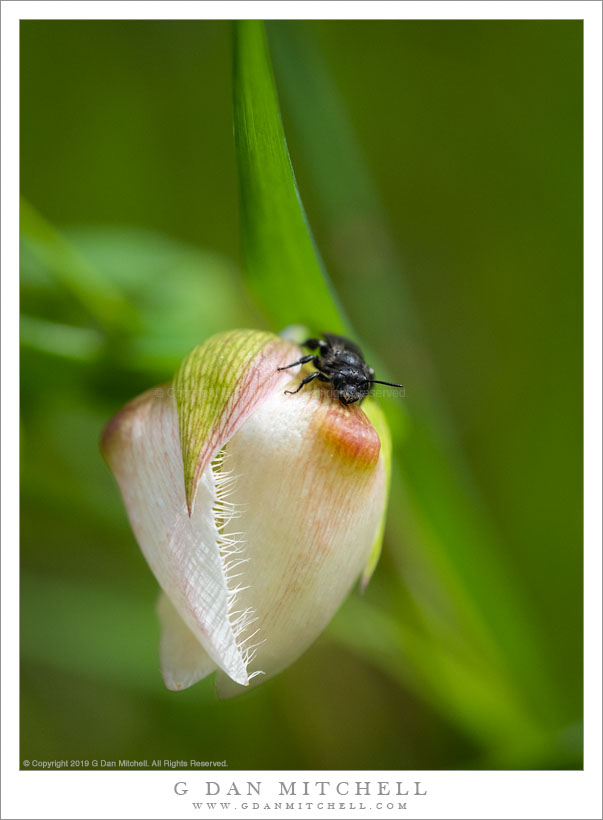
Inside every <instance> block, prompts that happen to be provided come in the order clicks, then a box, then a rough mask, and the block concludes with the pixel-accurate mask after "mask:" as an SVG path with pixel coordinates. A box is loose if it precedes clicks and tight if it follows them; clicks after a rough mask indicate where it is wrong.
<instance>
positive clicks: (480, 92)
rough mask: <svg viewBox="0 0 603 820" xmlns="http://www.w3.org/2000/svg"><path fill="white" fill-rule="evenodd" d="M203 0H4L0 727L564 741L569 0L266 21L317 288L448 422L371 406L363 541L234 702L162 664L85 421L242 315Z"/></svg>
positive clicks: (75, 737)
mask: <svg viewBox="0 0 603 820" xmlns="http://www.w3.org/2000/svg"><path fill="white" fill-rule="evenodd" d="M231 28H232V26H231V24H230V23H228V22H203V21H200V22H194V21H186V22H171V21H149V22H146V21H144V22H143V21H128V22H117V21H115V22H113V21H111V22H109V21H107V22H104V21H85V22H82V21H24V22H22V23H21V186H22V193H23V195H24V197H25V198H26V199H27V201H28V203H29V205H26V206H25V207H24V210H23V212H22V236H23V240H22V252H21V309H22V323H21V339H22V352H21V377H22V394H21V411H22V431H21V434H22V441H21V527H22V530H21V535H22V546H21V557H22V582H21V634H22V669H21V686H22V697H21V725H22V743H21V758H22V759H25V758H29V759H32V760H33V759H45V758H46V759H47V758H51V759H54V758H68V759H72V758H76V759H82V758H89V759H92V758H97V759H98V758H107V759H119V758H139V759H142V758H148V759H151V758H161V759H164V758H180V759H182V758H184V759H187V758H196V759H198V760H223V759H226V760H227V761H228V763H229V765H230V767H231V768H245V769H249V768H258V769H261V768H281V767H282V768H311V769H321V768H334V769H347V768H359V769H380V768H385V769H403V768H435V769H438V768H452V769H454V768H497V767H501V768H580V767H581V765H582V740H581V718H582V180H581V175H582V25H581V23H579V22H576V21H526V22H515V21H509V22H506V21H494V22H488V21H485V22H484V21H479V22H478V21H388V22H385V21H383V22H366V21H354V22H343V21H339V22H337V21H332V22H287V23H271V24H269V26H268V32H269V38H270V44H271V50H272V54H273V58H274V68H275V75H276V80H277V85H278V87H279V94H280V97H281V104H282V108H283V117H284V124H285V130H286V134H287V140H288V144H289V148H290V151H291V155H292V160H293V165H294V168H295V172H296V176H297V181H298V185H299V188H300V191H301V195H302V198H303V201H304V204H305V206H306V211H307V213H308V217H309V221H310V224H311V225H312V228H313V230H314V234H315V237H316V240H317V244H318V247H319V248H320V251H321V253H322V255H323V257H324V259H325V261H326V265H327V268H328V270H329V273H330V275H331V277H332V280H333V282H334V284H335V287H336V290H337V292H338V293H339V296H340V298H341V301H342V303H343V305H344V307H345V309H346V311H347V313H348V315H349V316H350V318H351V320H352V322H353V324H354V326H355V328H356V329H357V331H358V333H359V336H360V338H361V339H363V340H364V341H366V343H367V345H368V346H369V347H370V349H371V350H373V351H376V352H377V353H378V355H379V356H380V358H381V361H382V362H383V363H384V365H385V366H386V367H387V370H388V373H389V374H390V376H394V377H396V378H397V379H399V380H401V381H403V382H404V384H405V385H406V392H407V396H406V398H405V399H404V402H405V407H408V408H410V410H409V412H410V415H411V417H412V413H413V412H414V413H415V414H417V415H418V416H420V417H421V418H427V417H429V419H428V420H429V424H431V427H430V428H429V429H434V430H435V429H437V430H438V431H440V433H439V434H438V435H440V434H441V436H442V440H445V441H446V442H447V444H446V447H444V448H441V447H440V445H439V440H440V439H439V438H438V437H437V436H435V435H434V437H433V438H432V439H429V437H428V438H427V439H425V440H427V441H429V442H431V445H432V450H433V452H431V453H430V456H429V459H426V460H425V462H423V461H422V459H421V447H422V446H423V445H422V444H421V443H420V442H421V441H423V439H421V440H419V439H418V438H417V437H415V438H413V426H412V424H411V425H410V427H409V430H408V431H406V432H405V433H404V435H398V436H396V435H395V437H396V439H397V442H398V448H397V453H396V462H397V465H398V468H399V472H400V475H403V480H402V479H399V480H398V481H396V480H394V485H393V488H392V498H391V511H390V524H389V526H388V530H387V534H386V542H385V547H384V553H383V557H382V560H381V563H380V565H379V567H378V568H377V571H376V574H375V576H374V578H373V581H372V582H371V584H370V586H369V588H368V590H367V592H366V593H365V595H364V596H363V597H362V598H361V597H360V596H359V595H358V593H356V592H354V593H353V594H352V596H351V597H350V599H349V601H348V602H347V603H346V604H345V605H344V606H343V608H342V610H341V611H340V612H339V614H338V615H337V617H336V619H335V621H334V623H333V624H332V625H331V626H330V627H329V629H328V630H327V631H326V633H325V634H324V635H323V636H321V637H320V639H319V640H318V641H317V642H316V643H315V645H314V646H313V647H312V648H311V649H310V651H308V652H307V653H306V655H304V656H303V657H302V658H301V659H300V660H299V661H298V662H297V663H296V664H295V665H294V666H293V667H291V668H290V669H288V670H287V671H286V672H284V673H283V674H281V675H280V676H279V677H277V678H276V679H274V680H271V681H268V682H267V683H266V684H264V685H262V686H261V687H259V688H258V689H257V690H255V691H254V692H252V693H250V694H249V695H245V696H242V697H240V698H238V699H234V700H232V701H224V702H222V701H218V700H217V699H216V697H215V695H214V691H213V682H212V681H211V680H206V681H203V682H202V683H200V684H199V685H197V686H195V687H193V688H192V689H190V690H188V691H186V692H183V693H177V694H174V693H171V692H168V691H166V690H165V689H164V686H163V683H162V680H161V677H160V674H159V668H158V625H157V622H156V619H155V615H154V604H155V599H156V595H157V588H156V583H155V581H154V579H153V577H152V575H151V573H150V571H149V570H148V568H147V567H146V564H145V562H144V560H143V558H142V556H141V554H140V552H139V550H138V548H137V546H136V543H135V541H134V538H133V536H132V534H131V531H130V528H129V525H128V522H127V519H126V515H125V512H124V510H123V506H122V503H121V499H120V497H119V493H118V491H117V487H116V485H115V484H114V481H113V478H112V476H111V474H110V473H109V470H108V469H107V468H106V466H105V465H104V463H103V462H102V459H101V457H100V455H99V453H98V437H99V434H100V431H101V429H102V426H103V424H104V423H105V422H106V421H107V420H108V419H109V418H110V417H111V415H113V414H114V413H115V411H116V410H117V409H119V407H120V406H121V405H122V404H123V403H124V402H125V401H127V400H128V399H130V398H132V397H133V396H135V395H136V394H137V393H139V392H142V391H143V390H145V389H147V388H148V387H150V386H152V385H154V384H156V383H159V382H161V381H165V380H167V379H169V378H171V376H172V374H173V372H174V370H175V368H176V367H177V365H178V363H179V360H180V358H181V357H182V356H183V355H184V354H186V353H187V352H188V351H189V350H190V348H191V347H192V346H194V345H195V344H196V343H198V342H199V341H202V340H203V339H204V338H206V337H207V336H208V335H210V334H211V333H213V332H215V331H217V330H221V329H226V328H230V327H235V326H250V327H261V326H267V327H270V325H269V324H268V322H267V320H266V319H265V318H264V313H263V311H262V305H260V304H256V303H254V302H253V300H252V298H251V297H250V296H249V295H248V294H247V290H246V287H245V283H244V280H243V276H242V272H241V268H242V263H241V254H240V236H239V232H240V229H239V215H238V190H237V186H238V182H237V176H236V159H235V149H234V142H233V133H232V102H231V98H232V86H231V83H232V81H231V56H232V31H231ZM321 106H323V108H321ZM350 169H351V171H352V172H351V173H350ZM294 298H295V297H294V295H292V299H294ZM300 318H304V317H300ZM270 329H272V330H276V331H278V330H279V329H280V328H278V327H270ZM317 329H318V330H321V329H327V330H328V328H317ZM426 396H428V397H429V398H428V399H427V398H426ZM380 401H381V403H382V405H384V404H386V403H387V402H388V401H389V402H391V401H392V400H391V399H381V400H380ZM394 433H395V434H396V431H394ZM413 448H414V449H413ZM417 453H418V455H417ZM406 455H407V456H408V457H407V458H406ZM438 457H440V462H441V467H438V463H439V462H438ZM444 475H447V476H452V483H453V484H454V483H455V482H456V478H455V477H457V476H458V492H459V498H461V499H462V503H463V504H465V505H466V506H467V509H471V510H473V511H474V512H475V514H476V515H478V516H479V519H480V521H482V522H483V527H484V531H485V530H487V531H488V533H489V536H488V543H489V546H488V548H487V549H486V548H485V546H483V544H482V541H481V539H480V537H478V535H477V534H476V533H477V530H476V529H475V528H473V527H469V526H468V527H467V529H466V530H465V529H464V528H463V527H462V525H461V524H459V522H462V516H461V515H460V514H459V515H457V516H456V518H455V516H454V515H453V514H451V513H450V511H449V510H448V509H447V508H446V505H449V506H450V505H452V506H455V509H456V505H454V504H452V502H450V501H449V499H450V495H447V496H446V499H445V498H444V495H443V492H442V491H441V489H440V488H441V487H442V486H443V485H442V482H443V480H444V479H443V478H442V476H444ZM416 498H419V500H420V501H421V505H417V503H415V501H414V500H413V499H416ZM459 503H460V502H459ZM419 506H420V509H421V510H423V514H424V518H423V520H421V521H419V519H420V516H419V515H418V513H417V512H416V510H417V509H418V508H419ZM411 508H412V510H414V513H413V515H414V519H413V521H414V523H413V524H412V526H411V524H410V523H409V522H410V517H411ZM407 513H408V514H407ZM447 521H456V522H457V523H456V524H455V527H456V530H455V531H454V532H453V531H452V525H450V528H449V536H450V538H449V539H448V538H447V534H446V533H447V530H446V528H447V525H446V522H447ZM417 522H419V523H417ZM438 526H439V530H438V533H439V534H438V535H437V538H436V535H434V534H433V532H432V529H433V530H434V531H435V530H437V528H438ZM436 541H437V544H436ZM482 547H483V548H482ZM472 556H478V557H480V560H479V561H474V558H473V557H472ZM499 578H500V579H505V580H504V581H503V580H501V581H500V583H499ZM507 590H511V593H512V596H513V598H512V600H511V599H510V598H509V595H508V592H507ZM516 602H517V609H518V611H520V612H521V615H520V616H519V615H518V621H517V623H516V624H514V625H511V624H510V623H509V627H508V630H507V620H508V619H507V614H506V613H507V611H515V606H516ZM486 604H487V606H486ZM486 610H488V611H486ZM524 627H525V631H524ZM482 633H483V635H484V636H485V637H484V639H483V644H482V642H481V637H480V636H481V635H482ZM482 645H483V646H488V647H493V651H492V657H490V656H489V655H488V653H487V652H486V651H484V652H482V648H481V647H482ZM509 647H511V649H509ZM493 658H496V660H493Z"/></svg>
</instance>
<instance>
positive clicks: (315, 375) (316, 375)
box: [285, 370, 328, 395]
mask: <svg viewBox="0 0 603 820" xmlns="http://www.w3.org/2000/svg"><path fill="white" fill-rule="evenodd" d="M320 376H322V373H319V372H318V370H315V371H314V373H310V375H309V376H306V378H305V379H302V381H301V382H300V385H299V387H298V388H297V390H285V393H289V394H291V395H293V394H294V393H299V391H300V390H301V389H302V387H303V386H304V384H308V382H311V381H314V379H318V378H320ZM321 381H322V379H321ZM327 381H328V379H327Z"/></svg>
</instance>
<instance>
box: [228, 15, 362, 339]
mask: <svg viewBox="0 0 603 820" xmlns="http://www.w3.org/2000/svg"><path fill="white" fill-rule="evenodd" d="M234 126H235V141H236V152H237V161H238V168H239V180H240V192H241V211H242V222H243V246H244V251H245V258H246V263H247V274H248V277H249V281H250V285H251V288H252V291H253V292H254V294H255V296H256V298H257V299H258V302H259V304H260V305H261V307H262V309H263V310H264V311H265V312H266V313H267V315H268V316H269V317H270V319H271V321H272V322H273V323H274V325H275V330H280V329H281V328H282V327H285V326H286V325H291V324H297V323H300V322H301V323H304V324H306V325H308V326H309V327H312V328H315V329H317V330H327V331H330V332H333V333H337V332H348V333H349V325H348V323H347V321H346V320H345V318H344V316H343V311H342V309H341V307H340V306H339V305H338V304H337V301H336V297H335V294H334V292H333V290H332V288H331V287H330V285H329V283H328V280H327V277H326V274H325V271H324V268H323V266H322V263H321V261H320V257H319V254H318V252H317V250H316V247H315V245H314V242H313V240H312V236H311V233H310V229H309V227H308V223H307V221H306V217H305V214H304V211H303V206H302V204H301V200H300V197H299V192H298V190H297V185H296V182H295V177H294V174H293V170H292V167H291V161H290V159H289V153H288V150H287V144H286V141H285V135H284V132H283V126H282V123H281V117H280V112H279V107H278V100H277V97H276V89H275V85H274V79H273V77H272V69H271V66H270V58H269V55H268V46H267V43H266V36H265V32H264V25H263V23H262V22H259V21H255V20H245V21H239V22H237V23H235V45H234Z"/></svg>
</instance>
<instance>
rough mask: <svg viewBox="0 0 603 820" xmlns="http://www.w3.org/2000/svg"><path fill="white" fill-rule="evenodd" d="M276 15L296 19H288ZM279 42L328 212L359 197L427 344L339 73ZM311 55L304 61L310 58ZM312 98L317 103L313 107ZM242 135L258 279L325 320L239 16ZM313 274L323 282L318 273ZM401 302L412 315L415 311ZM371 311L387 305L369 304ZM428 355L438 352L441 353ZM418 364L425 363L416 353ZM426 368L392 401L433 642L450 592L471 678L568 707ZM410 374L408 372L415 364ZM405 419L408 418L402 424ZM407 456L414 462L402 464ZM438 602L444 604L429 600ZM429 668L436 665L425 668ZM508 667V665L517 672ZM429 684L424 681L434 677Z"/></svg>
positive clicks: (263, 53) (279, 300) (338, 212)
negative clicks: (475, 661)
mask: <svg viewBox="0 0 603 820" xmlns="http://www.w3.org/2000/svg"><path fill="white" fill-rule="evenodd" d="M275 25H277V26H279V28H283V29H287V30H288V31H292V28H291V26H287V24H282V27H281V26H280V24H275ZM295 31H296V32H297V27H296V29H295ZM277 40H278V38H277ZM280 46H281V47H280V54H281V56H282V57H283V55H284V57H283V65H287V63H288V64H289V67H290V68H291V66H294V67H295V69H296V71H295V72H294V71H292V72H291V74H292V75H293V74H296V79H297V82H296V84H294V96H295V95H296V96H295V99H294V104H295V105H294V107H295V106H296V107H297V111H296V113H297V120H298V124H299V123H301V132H302V134H303V140H302V143H303V144H304V147H305V148H306V149H307V150H308V154H309V160H310V161H309V163H308V164H309V165H310V166H311V167H312V168H313V169H314V171H315V174H316V187H317V189H318V190H319V193H320V195H321V197H322V201H323V205H324V208H325V212H326V215H327V219H328V220H331V221H332V222H333V223H335V225H334V227H336V225H340V224H341V219H342V218H344V219H345V218H346V217H349V215H350V213H352V212H353V211H354V209H356V213H355V218H352V219H351V223H352V224H356V225H357V224H359V223H360V224H363V225H365V224H369V225H373V226H374V227H375V230H374V231H372V232H371V231H369V241H368V243H367V242H366V241H365V240H366V235H365V233H364V232H363V233H362V238H358V239H354V241H353V242H352V245H353V247H355V251H352V253H356V254H359V255H360V256H361V257H362V259H363V260H364V263H365V264H367V265H369V269H370V270H371V273H372V274H373V273H374V275H375V276H374V279H375V285H376V287H375V288H374V290H375V291H380V292H379V304H380V305H384V304H387V305H389V307H390V311H389V313H387V315H386V316H385V317H382V311H380V320H379V321H380V323H381V322H382V321H384V322H385V323H386V324H388V323H390V324H391V323H393V324H392V334H393V335H392V338H399V335H400V327H401V325H403V326H404V327H405V332H408V330H409V329H411V328H412V330H411V335H412V336H413V337H414V339H413V340H414V342H415V345H414V346H411V345H409V348H410V349H415V350H416V349H417V348H416V344H417V343H419V349H422V348H423V345H422V343H421V341H420V328H419V327H418V322H417V321H416V312H415V311H413V309H412V306H411V304H410V300H404V301H405V304H404V305H402V306H400V304H399V301H400V293H399V292H396V294H390V298H388V299H385V300H384V299H383V290H382V288H384V287H385V288H387V283H388V279H390V277H391V274H392V271H395V273H396V276H397V277H399V275H400V264H399V260H398V259H397V258H396V252H395V244H394V243H393V242H392V241H391V240H390V238H389V236H388V233H387V230H386V229H384V224H383V223H384V221H385V220H384V219H383V215H382V213H381V207H380V203H379V198H378V196H377V195H376V193H375V191H374V188H373V186H372V184H371V180H370V177H369V175H368V174H367V173H366V172H364V171H363V170H362V169H363V163H362V161H361V157H360V152H359V151H358V150H357V149H356V148H355V146H354V145H353V144H352V142H351V141H350V136H349V130H346V128H345V125H344V126H343V127H342V111H341V107H339V108H338V104H337V101H336V100H334V99H333V97H332V96H329V81H328V78H327V77H325V75H324V74H320V73H319V71H320V67H317V65H316V64H315V63H313V61H312V59H311V56H310V50H308V51H307V52H301V53H300V52H299V51H297V52H296V51H295V48H294V44H293V43H292V41H291V39H289V40H287V41H286V42H285V44H284V45H283V43H282V42H281V43H280ZM300 54H301V56H300ZM306 58H308V59H307V60H306ZM300 61H301V64H302V65H303V66H304V71H303V74H302V73H300V71H299V65H300ZM316 104H318V112H319V113H317V112H316V110H315V107H316ZM309 110H311V111H314V113H313V114H312V115H311V116H309V114H308V111H309ZM235 135H236V138H237V154H238V159H239V167H240V172H241V196H242V202H243V238H244V243H245V248H246V253H247V260H248V266H249V275H250V278H251V281H252V285H253V288H254V290H255V292H256V294H257V295H258V296H259V298H260V299H261V301H262V303H263V304H264V305H265V306H266V308H267V309H268V310H269V313H270V316H271V318H272V319H273V321H276V322H277V323H278V324H280V325H283V324H289V323H291V322H298V321H300V319H303V320H304V321H305V322H306V323H308V324H310V325H311V326H312V327H317V325H319V324H320V325H323V326H324V323H326V322H327V321H330V317H331V316H333V310H330V309H329V305H328V299H329V296H330V291H329V289H328V288H325V286H324V273H323V272H322V268H321V265H320V262H318V261H316V260H315V261H312V260H311V259H309V256H310V252H311V251H312V252H314V247H313V244H312V242H311V240H310V234H309V231H308V228H307V225H306V222H305V218H304V215H303V211H302V209H301V205H300V203H299V198H298V196H297V190H296V188H295V181H294V178H293V173H292V171H291V167H290V162H289V157H288V154H287V148H286V145H285V139H284V135H283V129H282V124H281V120H280V112H279V108H278V102H277V98H276V91H275V89H274V83H273V79H272V75H271V71H270V62H269V56H268V53H267V48H266V42H265V38H264V33H263V27H262V25H261V24H260V23H240V24H239V25H238V27H237V36H236V43H235ZM321 169H322V171H321ZM293 194H295V197H294V196H293ZM351 203H354V204H351ZM358 203H360V206H359V207H360V212H358ZM279 204H281V205H282V207H280V208H279ZM277 212H278V218H276V214H277ZM359 216H360V220H358V217H359ZM287 222H289V223H290V224H288V225H287V224H286V223H287ZM304 231H306V234H307V236H306V237H305V238H304V237H303V232H304ZM346 235H347V234H346ZM370 237H372V239H370ZM294 242H295V243H296V247H297V250H294V247H295V246H294V244H293V243H294ZM354 243H355V244H354ZM367 244H368V248H367ZM292 252H293V256H294V257H295V260H294V261H291V254H292ZM301 259H303V260H304V262H303V264H302V265H300V264H299V262H300V260H301ZM373 269H374V270H373ZM317 274H321V276H320V277H319V276H318V275H317ZM289 275H291V280H290V281H289ZM310 281H312V285H311V287H308V285H309V284H310ZM368 296H370V294H369V295H368ZM368 296H367V298H368ZM400 309H401V310H402V312H403V315H404V317H405V320H404V322H402V323H401V320H400ZM368 313H369V315H371V316H372V315H373V314H374V311H372V310H371V308H370V306H369V307H368ZM390 314H391V315H390ZM323 316H325V319H323V318H322V317H323ZM388 317H389V319H388ZM324 327H325V329H326V327H329V325H326V326H324ZM388 327H389V324H388ZM321 329H322V328H321ZM394 330H396V332H395V334H394ZM416 358H417V359H420V360H421V361H423V362H425V361H428V360H429V357H428V356H427V357H425V356H417V357H416ZM414 367H415V368H419V365H417V364H416V363H415V364H414ZM419 370H420V372H417V374H416V376H417V378H416V379H414V382H415V384H416V387H417V392H418V393H419V395H418V396H417V398H416V400H414V401H413V405H414V410H412V408H410V403H409V409H411V410H412V412H411V413H410V415H409V413H408V411H407V410H405V409H403V408H401V406H400V405H399V404H397V403H394V402H387V406H386V407H384V409H385V410H386V413H387V415H388V418H389V421H390V424H391V426H392V432H393V438H394V443H395V444H397V445H398V448H399V452H398V459H397V463H396V462H395V464H394V476H393V478H394V486H395V487H396V488H397V497H394V498H393V499H392V507H396V508H397V509H396V510H395V513H396V518H398V521H399V522H400V524H399V527H400V530H401V532H403V533H404V536H405V539H404V540H405V542H406V544H407V549H408V548H409V547H410V551H412V552H413V553H414V558H415V559H416V562H417V564H418V566H421V567H422V569H421V570H420V572H421V573H426V574H427V577H428V578H430V586H431V587H432V590H431V592H429V593H428V594H427V595H425V594H424V593H425V590H424V589H422V588H421V585H419V588H418V591H417V593H416V595H417V603H418V604H419V607H418V608H419V610H421V609H423V612H422V615H423V620H424V626H425V627H426V634H427V636H428V637H429V636H430V637H429V652H430V653H432V652H436V653H439V652H443V651H444V649H445V644H444V643H443V640H444V637H443V636H444V632H445V629H446V627H445V624H442V617H441V612H438V610H440V609H441V608H442V607H441V599H442V597H443V598H444V600H445V604H444V608H445V610H447V611H448V612H449V613H450V616H451V621H452V622H453V623H455V624H457V629H458V630H459V631H460V632H461V633H462V634H463V638H464V640H466V641H469V642H470V643H471V644H472V646H473V653H474V654H476V655H477V656H478V657H479V656H480V655H481V656H483V663H482V667H481V668H478V667H475V668H474V669H473V670H471V669H467V670H466V672H465V674H466V675H467V676H468V679H470V678H471V676H472V675H473V676H474V677H475V680H476V686H477V685H482V683H481V682H482V681H484V680H485V681H487V680H488V676H490V679H491V685H492V686H493V687H497V686H499V685H501V686H504V688H505V690H509V691H510V692H512V691H514V692H515V695H514V696H513V697H515V699H516V708H517V714H518V716H520V715H521V714H523V712H524V708H525V707H524V706H523V705H522V701H524V699H525V698H526V696H527V697H528V700H531V701H532V703H533V704H535V705H536V706H537V707H538V709H537V711H539V712H540V711H541V710H543V709H544V712H545V713H546V712H548V714H549V717H551V716H553V715H554V714H555V713H556V711H557V708H556V704H555V700H556V698H555V696H554V692H553V690H552V686H551V680H550V678H549V675H548V674H547V669H546V664H545V663H543V662H542V657H541V655H540V652H539V651H538V643H539V642H538V639H537V637H536V636H534V634H533V622H532V619H531V618H530V617H529V606H527V607H526V606H525V602H524V601H522V600H521V596H520V595H519V594H518V591H517V588H516V585H514V584H513V583H512V580H511V576H510V573H509V568H508V567H506V566H505V561H504V555H503V551H502V549H501V546H500V544H499V543H498V539H497V537H496V534H495V533H494V531H493V529H492V527H491V525H490V523H489V521H488V518H487V515H486V514H485V513H484V510H483V509H481V506H480V502H479V494H478V493H477V492H476V491H475V488H474V487H473V486H472V481H471V478H470V476H469V475H468V472H467V469H466V465H465V464H464V459H463V457H462V454H461V453H460V451H459V449H458V446H457V445H456V442H455V437H454V434H453V432H452V431H451V428H450V425H449V422H448V420H447V417H446V414H445V412H444V410H443V402H442V401H441V400H440V399H439V394H438V390H437V385H436V384H435V383H434V380H433V379H432V378H430V376H429V368H425V367H423V368H422V369H421V368H419ZM425 370H427V374H426V373H425ZM380 372H383V371H381V370H380ZM404 375H405V380H406V379H407V377H408V374H407V373H405V374H404ZM397 431H402V436H399V435H398V434H397ZM402 438H403V447H402V448H401V449H400V445H401V443H402ZM400 459H403V462H404V471H403V472H402V470H401V469H400ZM409 542H410V544H409ZM434 602H436V603H435V609H434V610H433V611H430V607H432V605H433V604H434ZM425 646H427V644H425ZM425 651H427V649H425ZM427 669H432V670H435V669H436V665H435V664H432V665H427ZM495 670H496V671H495ZM429 676H430V673H429V672H428V673H427V675H426V677H427V678H428V679H429ZM438 676H439V673H434V679H433V680H432V681H431V684H432V685H433V686H434V692H437V689H438V687H439V685H440V684H439V681H438ZM501 676H502V678H505V679H506V682H505V683H504V684H503V680H502V679H500V678H501ZM511 681H512V683H511ZM424 685H425V682H424V681H423V682H422V683H421V686H424ZM528 690H529V692H530V694H529V695H528ZM459 696H460V693H459ZM511 699H512V698H511ZM459 705H460V703H459V704H457V707H458V706H459ZM541 716H542V718H543V719H545V720H546V718H544V715H541Z"/></svg>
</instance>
